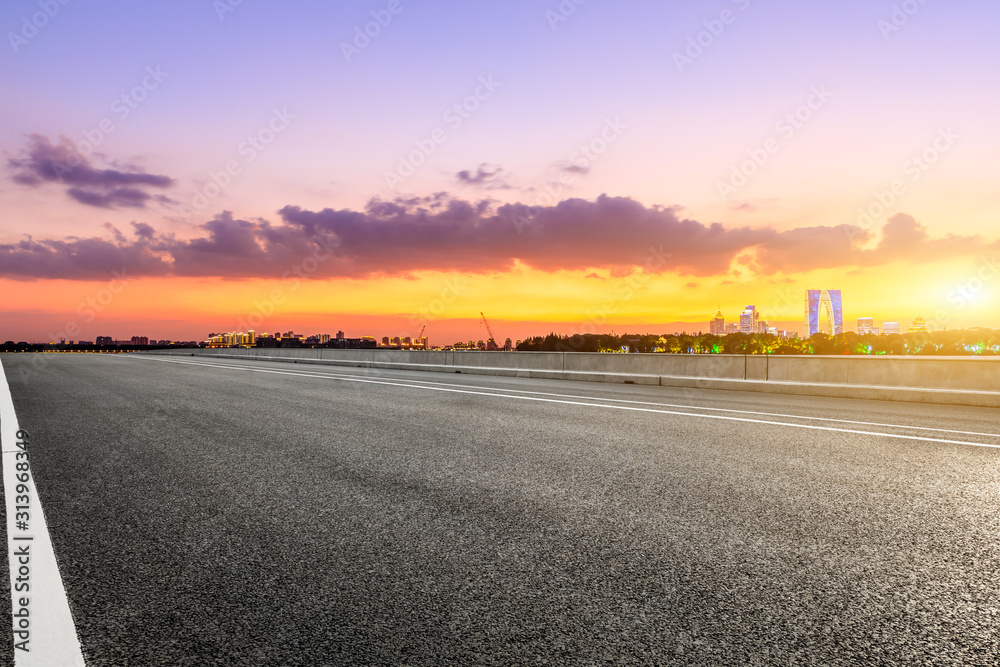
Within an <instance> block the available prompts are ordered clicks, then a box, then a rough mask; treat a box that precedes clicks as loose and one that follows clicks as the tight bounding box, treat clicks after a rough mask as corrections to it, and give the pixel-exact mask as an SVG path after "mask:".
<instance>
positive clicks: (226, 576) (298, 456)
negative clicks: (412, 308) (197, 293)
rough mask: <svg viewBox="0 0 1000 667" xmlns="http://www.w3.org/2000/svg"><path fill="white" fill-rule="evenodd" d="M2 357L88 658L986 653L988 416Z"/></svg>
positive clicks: (753, 659) (389, 659) (240, 367)
mask: <svg viewBox="0 0 1000 667" xmlns="http://www.w3.org/2000/svg"><path fill="white" fill-rule="evenodd" d="M0 360H2V362H3V364H4V366H5V368H6V369H7V376H8V379H9V381H10V386H11V391H12V392H13V398H14V404H15V407H16V410H17V414H18V418H19V420H20V424H21V427H22V428H23V429H25V430H27V431H28V432H29V433H30V434H31V441H32V447H33V452H32V459H31V466H32V471H33V474H34V477H35V482H36V484H37V487H38V492H39V494H40V496H41V501H42V503H43V504H44V507H45V515H46V518H47V520H48V523H49V528H50V533H51V537H52V542H53V545H54V547H55V550H56V555H57V557H58V559H59V562H60V569H61V571H62V576H63V581H64V584H65V588H66V592H67V595H68V599H69V603H70V607H71V609H72V612H73V615H74V618H75V620H76V627H77V631H78V634H79V637H80V641H81V644H82V647H83V650H84V654H85V656H86V657H87V662H88V664H89V665H114V666H116V667H120V666H134V665H199V666H200V665H310V666H314V665H338V664H376V665H382V664H385V665H399V664H423V665H446V664H463V665H492V664H550V665H557V664H569V665H576V664H605V663H619V664H650V665H653V664H656V665H662V664H692V665H694V664H698V665H719V664H723V665H743V664H761V665H763V664H768V665H786V664H788V665H791V664H795V665H802V664H817V665H857V664H866V665H867V664H935V665H937V664H940V665H946V664H947V665H954V664H963V665H994V664H997V662H998V661H1000V634H998V627H1000V591H998V588H1000V583H998V582H1000V546H998V545H1000V518H998V515H1000V513H998V501H1000V493H998V491H1000V466H998V464H1000V449H996V448H993V447H983V446H975V445H993V446H1000V413H998V411H997V410H994V409H986V408H968V407H954V406H929V405H917V404H905V403H886V402H870V401H852V400H836V399H821V398H810V397H794V396H774V395H763V394H748V393H746V394H745V393H737V392H722V391H718V392H717V391H707V390H687V389H671V388H664V387H640V386H625V385H597V384H590V383H575V382H558V381H543V380H521V379H516V378H489V377H482V376H470V375H457V374H436V373H412V372H402V371H378V370H361V369H333V368H327V367H320V366H311V365H303V364H290V363H289V364H285V363H253V362H233V361H222V360H208V359H201V360H195V359H192V358H190V357H187V358H174V359H166V358H151V357H149V356H139V355H83V354H81V355H47V356H46V358H45V361H44V363H40V362H37V361H36V362H35V363H34V364H33V363H32V362H31V356H30V355H3V356H2V358H0ZM180 362H183V363H180ZM192 362H193V363H192ZM525 392H533V393H525ZM676 406H689V407H676ZM713 408H714V409H715V410H712V409H713ZM722 410H730V411H733V412H723V411H722ZM761 412H766V413H770V414H769V415H761V414H755V413H761ZM677 413H681V414H677ZM720 417H723V418H720ZM817 417H819V418H824V419H826V420H828V421H822V420H819V419H815V418H817ZM810 418H812V419H810ZM762 422H773V423H762ZM857 422H862V423H857ZM873 423H877V424H881V425H873ZM804 427H806V428H804ZM851 431H861V432H860V433H859V432H851ZM955 431H961V433H957V432H955ZM890 436H903V437H890ZM918 438H923V439H918ZM949 440H957V441H963V442H969V443H975V444H974V445H966V444H952V443H949V442H942V441H949ZM2 525H3V524H2V522H0V526H2ZM3 566H4V571H6V563H3ZM7 590H8V593H9V589H7ZM4 604H6V605H7V606H6V613H7V614H9V613H10V602H9V594H8V595H6V596H5V601H4ZM4 650H5V651H6V653H5V654H4V655H3V656H0V657H3V658H6V657H7V656H9V653H10V651H9V647H6V646H5V647H4Z"/></svg>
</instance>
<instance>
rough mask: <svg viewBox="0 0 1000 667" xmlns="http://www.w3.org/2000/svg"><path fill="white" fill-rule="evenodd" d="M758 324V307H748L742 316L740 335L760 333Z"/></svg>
mask: <svg viewBox="0 0 1000 667" xmlns="http://www.w3.org/2000/svg"><path fill="white" fill-rule="evenodd" d="M758 324H759V314H758V313H757V306H747V307H746V309H745V310H744V311H743V313H742V314H741V315H740V333H745V334H755V333H758Z"/></svg>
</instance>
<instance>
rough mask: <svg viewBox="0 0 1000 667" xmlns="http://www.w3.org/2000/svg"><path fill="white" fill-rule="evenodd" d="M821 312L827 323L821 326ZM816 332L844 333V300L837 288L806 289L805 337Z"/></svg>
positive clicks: (832, 334) (834, 334) (828, 333)
mask: <svg viewBox="0 0 1000 667" xmlns="http://www.w3.org/2000/svg"><path fill="white" fill-rule="evenodd" d="M823 312H825V313H826V315H827V318H828V324H827V325H826V326H824V327H822V328H821V327H820V320H821V315H822V314H823ZM817 333H825V334H827V335H828V336H836V335H837V334H842V333H844V302H843V297H842V296H841V293H840V290H839V289H824V290H818V289H811V290H806V338H809V337H810V336H812V335H813V334H817Z"/></svg>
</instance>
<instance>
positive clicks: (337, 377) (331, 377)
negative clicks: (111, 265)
mask: <svg viewBox="0 0 1000 667" xmlns="http://www.w3.org/2000/svg"><path fill="white" fill-rule="evenodd" d="M130 356H132V355H130ZM137 358H140V359H145V360H149V361H160V362H164V363H172V364H185V365H189V366H206V367H208V368H225V369H231V370H239V371H246V372H252V373H268V374H271V375H291V376H294V377H306V378H319V379H326V380H340V381H342V382H360V383H364V384H381V385H386V386H390V387H407V388H409V389H424V390H428V391H444V392H451V393H456V394H473V395H478V396H493V397H496V398H513V399H517V400H522V401H538V402H543V403H559V404H563V405H582V406H587V407H593V408H605V409H608V410H627V411H630V412H647V413H654V414H663V415H677V416H681V417H698V418H701V419H719V420H725V421H736V422H743V423H750V424H769V425H771V426H787V427H789V428H801V429H807V430H811V431H832V432H834V433H851V434H856V435H871V436H876V437H880V438H896V439H899V440H918V441H921V442H936V443H939V444H946V445H967V446H969V447H985V448H989V449H1000V445H994V444H989V443H982V442H969V441H967V440H945V439H942V438H927V437H923V436H917V435H905V434H901V433H881V432H879V431H859V430H856V429H845V428H833V427H831V426H813V425H810V424H795V423H790V422H777V421H769V420H765V419H747V418H745V417H730V416H728V415H706V414H700V413H696V412H677V411H675V410H657V409H654V408H640V407H633V406H630V405H608V404H606V403H599V402H590V401H601V400H602V399H598V398H593V399H591V398H586V397H585V398H586V402H585V401H566V400H560V399H555V398H541V397H537V396H518V395H517V394H503V393H491V392H485V391H468V390H465V389H450V388H447V387H442V386H435V385H429V386H424V385H416V384H409V383H405V382H388V381H384V380H373V379H371V378H360V377H352V376H344V375H337V374H315V373H307V372H305V371H278V370H271V369H264V368H257V367H253V366H226V365H223V364H214V363H203V362H197V361H173V360H169V359H159V358H156V357H147V356H139V357H137ZM793 417H794V416H793ZM903 428H906V427H903ZM998 437H1000V436H998Z"/></svg>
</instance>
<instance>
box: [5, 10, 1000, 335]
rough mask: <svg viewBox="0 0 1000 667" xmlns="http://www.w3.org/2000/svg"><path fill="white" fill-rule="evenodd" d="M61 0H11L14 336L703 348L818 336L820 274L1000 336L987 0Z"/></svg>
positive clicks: (9, 296)
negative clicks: (677, 339) (810, 329)
mask: <svg viewBox="0 0 1000 667" xmlns="http://www.w3.org/2000/svg"><path fill="white" fill-rule="evenodd" d="M43 4H45V3H43ZM45 6H46V7H50V9H49V10H45V8H44V7H42V6H41V5H39V4H38V3H36V2H29V3H22V2H15V3H8V4H7V5H5V6H4V7H3V8H0V27H2V28H3V33H4V35H5V37H6V40H5V41H6V47H5V49H6V50H5V54H4V56H3V58H0V74H2V75H3V76H4V77H5V80H6V81H9V82H10V83H11V86H12V88H13V89H14V90H16V91H17V92H18V94H17V95H14V96H12V98H11V99H10V100H8V102H9V104H8V105H7V106H6V107H5V116H4V119H5V122H4V123H3V124H0V150H2V151H3V157H2V163H0V206H2V207H3V209H4V211H5V212H6V213H7V215H6V216H5V217H4V220H3V221H0V290H2V291H3V293H4V295H5V297H4V301H3V305H2V312H3V315H4V317H3V326H2V327H0V328H2V330H3V331H2V332H0V337H2V338H3V339H16V340H25V339H33V340H39V339H58V338H61V337H65V338H67V339H76V338H84V339H88V340H89V339H93V338H95V337H96V336H98V335H106V334H107V333H108V332H111V331H138V330H148V331H154V330H155V331H156V332H157V336H162V337H165V338H173V339H192V338H201V337H202V336H204V334H205V333H206V332H208V331H211V330H212V329H217V330H222V329H224V330H236V329H238V328H243V329H246V328H256V329H258V330H265V329H270V330H277V329H287V328H288V326H290V325H291V324H294V326H295V327H297V328H301V329H303V330H316V331H320V330H322V329H324V328H325V327H326V326H327V325H326V323H327V322H330V321H335V322H338V323H339V325H338V326H340V327H342V328H343V327H348V328H350V329H352V330H356V331H366V332H382V334H383V335H385V334H390V335H392V336H407V335H409V336H413V335H415V334H416V333H417V332H418V331H419V330H420V329H421V327H423V326H427V328H428V334H429V335H431V336H433V337H434V338H435V339H437V340H449V339H453V340H468V339H469V338H478V336H477V335H476V333H475V332H476V331H478V322H477V319H478V318H477V314H478V313H480V312H485V313H486V314H487V315H488V316H489V318H490V321H491V323H492V324H493V325H494V327H495V328H496V329H497V331H498V335H501V334H499V332H500V331H504V332H505V333H504V334H503V336H504V337H506V335H507V333H506V332H510V333H515V332H521V333H522V334H526V333H528V332H535V331H545V330H552V331H556V332H560V333H573V332H580V331H595V332H610V331H612V330H615V331H622V330H633V331H634V330H650V331H657V330H660V331H675V330H698V329H704V328H705V327H707V322H709V321H710V320H711V317H712V314H713V313H714V312H715V308H711V309H707V308H706V306H707V305H709V304H713V305H714V304H717V303H719V302H720V301H725V302H726V303H733V304H743V305H745V304H750V303H755V304H756V305H757V306H758V308H759V309H760V310H761V312H762V313H764V315H765V319H766V320H767V322H768V324H769V327H771V328H778V329H793V328H798V329H799V330H800V333H804V330H802V328H801V324H797V323H799V322H801V307H802V306H801V297H800V296H799V295H798V294H799V292H800V291H801V290H802V289H806V288H809V287H812V286H822V285H833V284H836V285H838V286H839V287H840V288H841V289H843V290H844V291H845V293H849V294H851V295H852V297H851V306H850V308H849V310H848V311H845V312H844V317H845V318H846V319H847V320H848V321H851V322H853V321H854V319H856V318H857V317H865V316H873V315H876V314H878V315H879V316H882V317H884V318H885V320H886V321H890V322H895V321H898V322H902V323H908V322H910V321H912V320H913V319H914V318H916V317H924V318H925V319H926V320H927V322H928V324H929V326H931V328H938V329H943V328H945V327H947V328H963V327H972V326H986V327H1000V311H998V310H997V309H996V308H995V303H996V298H997V293H998V291H997V282H998V281H997V280H996V276H997V274H998V273H1000V269H998V266H1000V265H998V263H997V261H996V253H997V251H998V250H1000V240H998V234H997V232H996V228H995V224H994V221H995V219H996V217H997V214H998V213H1000V200H997V199H996V197H995V195H994V194H993V186H992V178H990V177H989V175H990V174H991V173H992V164H993V155H995V153H996V149H997V148H998V147H1000V133H998V132H997V130H996V128H995V123H994V121H993V119H994V118H995V116H996V112H997V111H998V110H1000V93H997V92H996V91H994V90H992V89H989V88H985V87H984V86H983V85H982V81H984V80H988V77H989V76H990V75H991V73H992V70H991V69H990V65H989V63H990V62H991V60H990V58H991V57H992V56H993V55H996V54H1000V46H997V45H996V44H994V41H995V40H992V39H991V38H992V35H991V33H989V30H988V26H990V25H993V24H995V19H997V18H1000V8H998V7H997V6H996V5H994V4H992V3H986V2H981V1H979V2H976V1H968V2H962V3H959V4H958V5H956V4H952V5H936V4H925V5H920V6H919V9H918V11H916V12H915V13H914V14H913V15H912V16H911V15H904V18H905V20H902V19H900V18H899V17H898V16H896V17H895V18H894V12H893V5H892V3H885V4H882V3H875V4H872V3H863V2H860V0H852V1H850V2H847V3H840V4H839V5H837V6H835V7H834V6H830V7H803V6H801V5H799V4H797V3H792V2H779V3H770V4H762V3H756V2H752V1H751V0H735V1H733V2H723V3H721V5H720V7H719V8H714V9H713V8H708V7H703V6H670V7H667V6H663V5H661V3H652V2H639V3H634V4H633V5H630V6H629V7H628V8H622V7H620V6H611V5H602V4H594V3H580V4H577V3H575V2H569V3H561V4H560V3H551V6H544V5H539V4H538V3H532V2H527V1H526V0H514V1H512V2H510V3H505V4H504V5H503V6H489V7H486V6H469V5H467V4H463V3H459V2H454V1H448V2H442V3H439V4H438V5H436V6H435V7H434V8H429V7H424V6H421V5H419V4H412V5H411V4H410V3H409V2H406V1H402V0H401V1H400V2H397V3H394V4H393V10H392V11H390V10H389V9H388V4H387V3H386V2H377V1H376V2H365V3H356V4H354V5H351V6H330V5H328V4H327V3H320V2H314V1H306V2H303V3H300V4H299V5H298V8H299V10H300V12H304V13H306V14H308V15H309V16H310V17H311V20H309V21H303V20H302V16H303V15H302V14H301V13H299V12H290V11H288V10H287V9H286V8H281V7H270V6H263V5H254V4H247V3H238V4H237V3H229V2H222V3H215V4H214V5H213V4H212V3H204V2H194V0H183V1H181V2H177V3H173V4H172V5H171V6H170V7H169V8H166V7H157V6H143V7H141V8H136V7H132V6H129V5H125V4H121V5H120V6H119V5H116V7H117V8H118V10H119V11H116V12H107V13H105V12H84V11H82V10H80V9H78V8H77V7H76V5H74V4H66V5H63V4H61V3H56V4H55V5H51V6H50V4H46V5H45ZM51 7H55V9H51ZM220 7H221V8H220ZM40 8H41V9H40ZM40 11H41V12H42V14H38V12H40ZM46 11H48V13H46ZM720 12H721V13H720ZM39 16H41V18H38V17H39ZM640 17H641V20H638V19H639V18H640ZM274 31H279V32H284V33H288V34H297V35H298V38H297V39H296V41H295V46H294V48H289V49H286V50H279V51H277V52H275V53H273V54H271V55H269V56H268V57H266V58H265V57H263V56H261V55H260V52H259V49H258V48H257V45H259V44H262V43H268V40H269V39H270V36H271V35H272V34H273V33H274ZM176 34H184V35H187V36H188V38H186V39H184V40H177V39H175V38H174V37H173V36H174V35H176ZM760 43H769V44H772V45H773V48H772V49H767V50H764V49H759V48H755V45H757V44H760ZM927 43H935V44H939V45H941V47H942V48H938V49H934V50H932V51H931V50H928V49H927V48H926V44H927ZM509 44H520V45H522V48H520V49H518V50H517V51H516V52H511V51H510V50H509V49H507V48H503V47H505V46H506V45H509ZM594 45H598V46H597V47H596V48H595V46H594ZM846 45H850V48H849V49H848V50H846V51H845V46H846ZM984 50H985V52H984ZM80 52H86V53H88V54H89V55H88V57H87V58H86V59H81V58H78V57H75V54H77V53H80ZM456 53H461V54H462V57H461V58H456V57H454V55H455V54H456ZM206 64H207V65H206ZM427 72H434V76H433V77H428V76H427V74H426V73H427ZM759 72H768V73H769V75H768V76H767V77H761V76H760V75H759ZM317 82H322V85H317ZM927 90H935V91H937V94H935V95H933V96H931V97H928V96H927V95H926V91H927ZM733 109H739V113H733V111H732V110H733ZM904 328H905V324H904ZM71 331H79V333H76V334H73V333H70V332H71ZM515 338H516V336H515Z"/></svg>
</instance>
